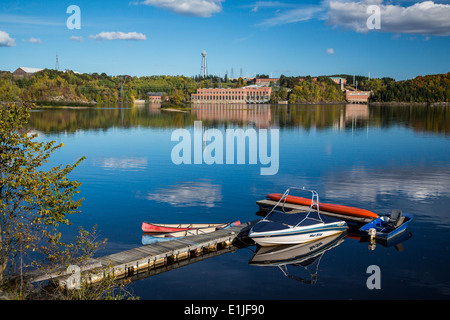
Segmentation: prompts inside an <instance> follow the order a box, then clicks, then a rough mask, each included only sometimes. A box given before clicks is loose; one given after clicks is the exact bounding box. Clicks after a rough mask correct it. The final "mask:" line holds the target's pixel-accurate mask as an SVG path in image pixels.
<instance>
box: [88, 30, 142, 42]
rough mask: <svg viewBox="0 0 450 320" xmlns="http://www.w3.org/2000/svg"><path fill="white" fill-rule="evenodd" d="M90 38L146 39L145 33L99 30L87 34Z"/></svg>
mask: <svg viewBox="0 0 450 320" xmlns="http://www.w3.org/2000/svg"><path fill="white" fill-rule="evenodd" d="M89 38H91V39H95V40H137V41H143V40H147V37H146V36H145V34H142V33H137V32H128V33H124V32H100V33H99V34H97V35H95V36H93V35H91V36H89Z"/></svg>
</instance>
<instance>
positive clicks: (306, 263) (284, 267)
mask: <svg viewBox="0 0 450 320" xmlns="http://www.w3.org/2000/svg"><path fill="white" fill-rule="evenodd" d="M346 235H347V232H345V231H344V232H341V233H339V234H336V235H332V236H329V237H325V238H321V239H317V240H315V241H311V242H307V243H302V244H295V245H277V246H267V247H259V246H258V249H257V250H256V252H255V254H254V255H253V257H252V258H251V260H250V261H249V262H248V263H249V264H250V265H254V266H260V267H268V266H269V267H278V268H279V269H280V270H281V272H283V273H284V275H285V276H286V277H288V278H290V279H294V280H296V281H299V282H301V283H306V284H315V283H316V282H317V278H318V270H319V264H320V260H321V259H322V257H323V255H324V254H325V252H327V251H328V250H331V249H333V248H335V247H337V246H339V245H340V244H341V243H342V242H343V241H344V239H345V237H346ZM314 265H315V270H314V271H312V270H309V268H311V269H313V268H314ZM288 266H292V267H303V268H304V269H305V270H307V272H309V275H310V279H309V280H307V279H305V278H302V277H299V276H296V275H293V274H291V273H289V272H288Z"/></svg>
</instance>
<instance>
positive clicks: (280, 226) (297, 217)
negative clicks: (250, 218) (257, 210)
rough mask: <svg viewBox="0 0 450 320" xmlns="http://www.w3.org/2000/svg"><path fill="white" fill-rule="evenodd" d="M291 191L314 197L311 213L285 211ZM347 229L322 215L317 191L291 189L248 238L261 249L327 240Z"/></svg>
mask: <svg viewBox="0 0 450 320" xmlns="http://www.w3.org/2000/svg"><path fill="white" fill-rule="evenodd" d="M291 190H301V191H308V192H311V194H312V199H311V206H310V208H309V211H308V212H296V213H289V212H285V210H284V204H285V202H286V198H287V196H288V195H289V192H290V191H291ZM345 230H347V223H346V222H345V221H342V220H339V219H335V218H332V217H328V216H325V215H324V216H321V215H320V212H319V195H318V194H317V192H316V191H314V190H307V189H305V188H304V187H303V188H294V187H291V188H288V189H287V190H286V191H285V192H284V194H283V196H282V197H281V198H280V200H279V201H278V202H277V204H276V205H275V206H274V207H273V208H272V209H271V210H270V212H269V213H268V214H267V215H266V216H265V217H264V218H263V219H262V220H260V221H258V222H257V223H256V224H255V225H254V226H253V227H252V229H251V230H250V232H249V234H248V235H249V237H250V238H251V239H253V241H255V242H256V243H257V244H259V245H261V246H270V245H279V244H297V243H305V242H309V241H313V240H316V239H320V238H324V237H328V236H331V235H334V234H336V233H340V232H342V231H345Z"/></svg>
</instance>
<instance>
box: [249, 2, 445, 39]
mask: <svg viewBox="0 0 450 320" xmlns="http://www.w3.org/2000/svg"><path fill="white" fill-rule="evenodd" d="M263 3H265V4H266V7H269V6H270V7H274V6H276V5H278V7H279V8H282V7H283V5H282V4H281V3H278V2H276V1H273V2H272V1H266V2H256V3H254V4H252V6H253V8H256V7H258V8H259V7H262V6H263ZM370 5H375V6H377V7H378V8H379V9H380V11H379V12H380V22H381V23H380V28H379V29H368V27H367V23H368V21H367V20H368V19H369V17H371V16H372V14H373V12H372V11H369V13H368V11H367V9H368V7H369V6H370ZM284 7H286V6H284ZM449 17H450V4H439V3H434V2H433V1H423V2H418V3H414V4H412V5H410V6H404V5H399V4H383V0H359V1H352V0H330V1H328V0H323V1H321V2H320V3H319V4H317V5H305V6H296V7H293V8H288V9H285V10H281V11H278V12H276V13H275V15H274V16H273V17H272V18H268V19H266V20H263V21H262V22H261V23H259V24H258V25H259V26H265V27H273V26H277V25H284V24H288V23H296V22H300V21H309V20H326V23H327V24H328V25H330V26H333V27H341V28H344V29H347V30H353V31H356V32H361V33H367V32H369V31H381V32H392V33H405V34H421V35H425V36H427V35H440V36H448V35H450V19H449Z"/></svg>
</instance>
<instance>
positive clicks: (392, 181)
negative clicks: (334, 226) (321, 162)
mask: <svg viewBox="0 0 450 320" xmlns="http://www.w3.org/2000/svg"><path fill="white" fill-rule="evenodd" d="M323 179H324V183H325V196H326V197H328V198H335V199H342V198H351V197H352V195H355V194H357V195H358V198H359V199H360V200H361V201H365V202H375V201H376V200H377V199H380V198H381V197H384V196H387V195H392V194H401V195H402V197H407V198H408V199H409V200H410V201H424V200H427V199H436V198H439V197H448V196H450V189H449V186H450V167H448V166H444V167H440V166H438V167H435V166H419V167H414V168H408V167H387V168H383V170H381V169H379V170H369V169H367V168H366V167H362V166H361V167H358V166H357V167H352V168H350V169H349V170H346V171H345V172H342V171H340V172H338V173H336V172H329V173H328V174H327V175H326V176H324V177H323ZM355 181H357V182H358V183H355Z"/></svg>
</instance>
